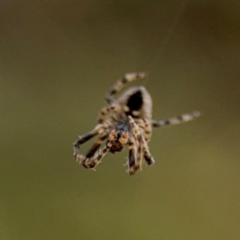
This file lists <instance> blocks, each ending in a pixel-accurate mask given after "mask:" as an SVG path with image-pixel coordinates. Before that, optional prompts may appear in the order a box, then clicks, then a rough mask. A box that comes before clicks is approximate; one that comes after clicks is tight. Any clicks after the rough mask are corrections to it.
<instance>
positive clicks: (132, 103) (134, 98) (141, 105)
mask: <svg viewBox="0 0 240 240" xmlns="http://www.w3.org/2000/svg"><path fill="white" fill-rule="evenodd" d="M118 103H119V104H120V105H122V107H123V111H124V112H125V114H126V115H130V116H132V117H133V118H142V119H151V118H152V98H151V96H150V94H149V93H148V91H147V89H146V88H145V87H143V86H140V87H132V88H130V89H128V90H127V91H125V92H124V93H123V94H122V95H121V96H120V97H119V99H118Z"/></svg>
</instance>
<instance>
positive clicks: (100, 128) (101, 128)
mask: <svg viewBox="0 0 240 240" xmlns="http://www.w3.org/2000/svg"><path fill="white" fill-rule="evenodd" d="M106 128H107V126H106V125H104V124H98V125H97V126H96V127H95V128H94V129H93V130H92V131H90V132H88V133H86V134H85V135H82V136H79V137H78V140H77V141H76V142H75V143H74V147H73V156H74V158H75V159H76V161H77V162H82V161H83V159H84V156H83V155H80V145H82V144H84V143H85V142H87V141H88V140H90V139H91V138H93V137H95V136H96V135H98V134H100V133H102V132H104V131H106ZM95 148H96V146H95ZM90 150H91V149H90ZM92 151H93V150H92ZM96 151H97V149H96ZM89 154H91V153H90V152H89ZM93 154H94V153H93Z"/></svg>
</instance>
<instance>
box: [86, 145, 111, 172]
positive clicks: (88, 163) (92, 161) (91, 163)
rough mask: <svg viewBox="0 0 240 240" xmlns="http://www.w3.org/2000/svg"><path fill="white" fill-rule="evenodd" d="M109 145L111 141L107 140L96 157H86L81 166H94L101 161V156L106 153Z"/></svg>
mask: <svg viewBox="0 0 240 240" xmlns="http://www.w3.org/2000/svg"><path fill="white" fill-rule="evenodd" d="M111 146H112V142H111V141H108V142H107V144H106V146H105V147H104V148H103V149H102V150H101V152H100V153H99V154H98V155H97V157H96V158H94V159H90V158H87V159H86V161H84V162H83V166H84V167H85V168H95V167H96V166H97V165H98V164H99V163H100V162H101V160H102V158H103V157H104V156H105V155H106V153H107V152H108V151H109V149H110V148H111Z"/></svg>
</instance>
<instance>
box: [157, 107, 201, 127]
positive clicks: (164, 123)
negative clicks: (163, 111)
mask: <svg viewBox="0 0 240 240" xmlns="http://www.w3.org/2000/svg"><path fill="white" fill-rule="evenodd" d="M200 115H201V112H199V111H195V112H192V113H185V114H182V115H180V116H177V117H172V118H169V119H166V120H160V121H156V120H152V126H153V127H170V126H173V125H177V124H180V123H185V122H189V121H192V120H193V119H195V118H197V117H199V116H200Z"/></svg>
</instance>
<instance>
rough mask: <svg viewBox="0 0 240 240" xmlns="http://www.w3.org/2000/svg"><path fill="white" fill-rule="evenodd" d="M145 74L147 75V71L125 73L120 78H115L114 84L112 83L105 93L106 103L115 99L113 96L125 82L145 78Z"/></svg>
mask: <svg viewBox="0 0 240 240" xmlns="http://www.w3.org/2000/svg"><path fill="white" fill-rule="evenodd" d="M146 76H147V73H145V72H133V73H126V74H125V75H124V76H123V77H122V78H120V79H119V80H117V82H116V83H115V85H113V87H111V88H110V90H109V91H108V93H107V95H106V101H107V103H108V104H111V103H113V102H114V101H115V99H114V97H113V96H114V95H115V94H116V93H118V92H119V91H121V90H122V88H123V87H124V85H125V84H126V83H128V82H132V81H135V80H137V79H141V78H145V77H146Z"/></svg>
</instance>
